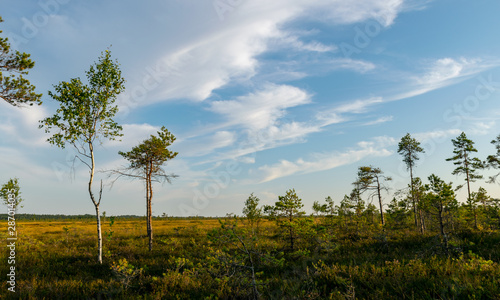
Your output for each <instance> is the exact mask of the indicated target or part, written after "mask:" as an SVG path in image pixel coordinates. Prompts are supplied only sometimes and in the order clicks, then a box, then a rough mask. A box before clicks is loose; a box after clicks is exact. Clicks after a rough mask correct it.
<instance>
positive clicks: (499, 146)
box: [484, 135, 500, 183]
mask: <svg viewBox="0 0 500 300" xmlns="http://www.w3.org/2000/svg"><path fill="white" fill-rule="evenodd" d="M491 144H493V145H494V146H495V149H496V153H495V154H493V155H488V157H487V158H486V161H485V162H484V165H485V166H486V167H488V168H494V169H500V135H498V136H497V137H496V138H495V139H494V140H492V141H491ZM499 175H500V173H497V174H495V175H493V176H491V177H490V178H489V181H488V182H489V183H494V182H496V181H497V178H498V176H499Z"/></svg>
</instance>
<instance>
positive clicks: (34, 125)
mask: <svg viewBox="0 0 500 300" xmlns="http://www.w3.org/2000/svg"><path fill="white" fill-rule="evenodd" d="M0 101H1V103H0V106H1V107H2V108H1V110H0V134H1V135H0V137H1V138H2V139H3V140H6V139H7V137H8V138H10V139H13V140H15V141H16V142H18V143H20V144H22V145H24V146H31V147H33V146H36V147H49V144H48V143H47V142H46V140H47V137H48V136H47V135H46V134H45V133H44V130H43V129H39V128H38V126H39V125H40V123H39V121H40V120H42V119H44V118H45V117H47V116H48V113H47V111H46V109H45V107H43V106H29V107H21V108H19V107H14V106H11V105H10V104H7V103H6V102H4V101H3V100H2V99H0Z"/></svg>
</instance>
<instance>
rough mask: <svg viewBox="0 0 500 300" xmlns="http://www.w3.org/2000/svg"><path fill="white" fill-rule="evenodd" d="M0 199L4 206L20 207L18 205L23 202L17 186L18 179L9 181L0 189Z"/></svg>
mask: <svg viewBox="0 0 500 300" xmlns="http://www.w3.org/2000/svg"><path fill="white" fill-rule="evenodd" d="M0 198H1V199H2V201H3V203H4V204H5V205H9V207H14V208H15V209H17V208H18V207H22V206H21V205H20V204H21V202H22V201H23V200H24V199H23V198H21V187H20V186H19V179H17V178H14V179H12V178H11V179H9V181H7V182H6V183H5V184H4V185H2V188H1V189H0Z"/></svg>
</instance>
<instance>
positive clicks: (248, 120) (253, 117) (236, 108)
mask: <svg viewBox="0 0 500 300" xmlns="http://www.w3.org/2000/svg"><path fill="white" fill-rule="evenodd" d="M310 102H311V96H310V95H309V94H308V93H307V92H305V91H303V90H301V89H299V88H296V87H293V86H289V85H274V84H268V85H267V86H266V87H265V88H263V89H262V90H259V91H257V92H254V93H250V94H248V95H245V96H240V97H237V98H236V99H235V100H226V101H214V102H212V103H211V105H210V110H211V111H213V112H215V113H218V114H221V115H223V116H224V117H225V118H226V119H227V120H228V122H229V124H230V125H241V126H242V127H244V128H248V129H252V130H262V129H264V128H268V127H270V126H272V125H274V124H276V121H277V120H278V119H279V118H281V117H283V116H284V115H285V114H286V109H287V108H291V107H295V106H299V105H303V104H307V103H310Z"/></svg>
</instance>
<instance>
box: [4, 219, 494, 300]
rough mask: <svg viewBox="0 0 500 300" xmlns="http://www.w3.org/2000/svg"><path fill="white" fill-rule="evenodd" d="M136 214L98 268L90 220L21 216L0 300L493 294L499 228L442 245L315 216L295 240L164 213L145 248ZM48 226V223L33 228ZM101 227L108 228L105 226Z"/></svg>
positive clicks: (267, 229) (430, 236) (403, 232)
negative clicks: (175, 219)
mask: <svg viewBox="0 0 500 300" xmlns="http://www.w3.org/2000/svg"><path fill="white" fill-rule="evenodd" d="M134 222H137V221H123V222H121V223H118V224H116V225H114V226H115V227H113V228H112V229H113V231H112V233H111V234H108V235H106V234H104V239H105V240H104V245H105V248H104V259H103V261H104V262H103V264H102V265H100V264H97V263H96V262H95V260H96V259H95V258H96V257H95V256H96V253H95V252H96V249H95V238H94V232H93V231H92V229H93V227H92V226H93V223H92V221H87V222H85V221H84V222H81V223H71V222H69V223H67V224H66V225H64V224H59V225H58V226H59V227H60V228H53V227H54V226H49V224H48V222H47V223H44V222H40V223H38V224H37V226H33V228H32V227H29V224H30V222H23V223H20V224H19V225H18V227H19V240H18V242H17V248H16V264H15V266H16V292H15V293H12V292H9V291H8V290H7V288H8V285H7V283H6V280H2V282H1V285H0V288H1V294H0V295H2V298H5V299H256V298H258V299H500V296H499V295H500V266H499V262H500V249H499V248H500V247H499V245H500V234H499V232H498V231H472V230H467V231H462V232H457V233H455V234H451V235H449V236H448V237H447V240H446V243H445V241H443V238H442V237H440V236H439V235H437V234H436V233H427V234H423V235H422V234H419V233H417V232H415V231H412V230H408V229H391V230H388V229H386V230H382V229H381V228H380V227H379V226H375V225H373V226H368V225H366V226H365V227H363V228H361V229H359V228H358V229H356V230H355V229H353V228H342V227H335V226H333V227H324V226H322V225H317V224H316V223H314V225H312V226H311V227H310V228H309V229H308V230H307V231H304V234H302V235H299V236H298V238H297V241H296V244H295V248H294V249H290V248H289V247H288V246H287V241H286V239H282V238H281V236H282V235H280V231H279V229H278V228H276V226H275V225H274V223H272V222H264V223H263V224H261V226H260V228H258V230H257V231H255V230H250V228H249V227H248V226H247V224H246V223H244V222H243V221H239V220H237V219H234V218H228V219H223V220H221V223H220V224H215V225H213V224H212V225H210V226H208V225H207V224H206V222H208V221H203V220H202V221H200V222H198V223H196V224H193V223H188V221H186V224H185V226H175V227H174V226H169V222H171V221H168V220H167V221H166V220H162V221H161V223H160V222H159V221H158V222H157V223H155V228H156V232H157V234H156V235H155V244H154V248H153V251H151V252H150V251H148V250H147V249H148V247H147V238H146V237H145V235H144V234H143V232H142V231H144V230H142V229H143V227H142V223H140V224H139V223H134ZM139 226H141V227H139ZM64 227H66V230H63V228H64ZM23 228H24V229H23ZM43 228H50V229H51V230H52V231H50V234H48V232H44V233H43V234H37V232H41V231H43V230H42V229H43ZM68 228H69V229H68ZM103 229H104V233H106V229H107V228H106V224H104V226H103ZM136 229H137V230H136ZM109 232H111V229H109V230H108V233H109ZM2 238H3V236H2ZM6 254H7V252H6V251H2V258H1V261H3V262H4V263H2V264H1V272H2V274H7V272H8V271H7V266H8V264H7V257H6ZM4 278H6V277H4Z"/></svg>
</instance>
